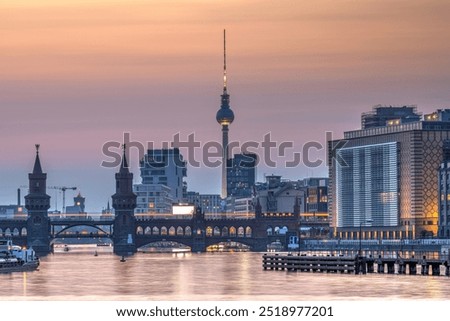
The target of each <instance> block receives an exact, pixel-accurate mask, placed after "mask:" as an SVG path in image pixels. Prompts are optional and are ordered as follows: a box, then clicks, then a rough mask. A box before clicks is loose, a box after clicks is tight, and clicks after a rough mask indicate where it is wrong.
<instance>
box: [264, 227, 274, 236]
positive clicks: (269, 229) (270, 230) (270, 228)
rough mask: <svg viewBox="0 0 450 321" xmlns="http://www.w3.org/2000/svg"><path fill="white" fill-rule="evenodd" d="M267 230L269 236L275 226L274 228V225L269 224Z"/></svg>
mask: <svg viewBox="0 0 450 321" xmlns="http://www.w3.org/2000/svg"><path fill="white" fill-rule="evenodd" d="M266 231H267V235H268V236H270V235H273V228H272V226H268V227H267V230H266Z"/></svg>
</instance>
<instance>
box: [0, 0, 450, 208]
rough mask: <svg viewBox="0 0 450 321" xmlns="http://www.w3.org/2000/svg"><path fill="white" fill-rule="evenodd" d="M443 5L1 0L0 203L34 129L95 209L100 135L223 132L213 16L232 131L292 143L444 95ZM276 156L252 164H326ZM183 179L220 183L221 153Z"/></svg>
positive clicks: (49, 163) (102, 190) (10, 197)
mask: <svg viewBox="0 0 450 321" xmlns="http://www.w3.org/2000/svg"><path fill="white" fill-rule="evenodd" d="M449 12H450V2H448V1H438V0H430V1H417V0H409V1H395V0H394V1H387V0H374V1H372V0H367V1H365V0H361V1H337V0H318V1H303V0H298V1H285V0H281V1H238V0H228V1H213V0H209V1H207V0H203V1H181V0H172V1H170V0H165V1H157V0H141V1H133V0H116V1H112V0H94V1H84V0H36V1H34V0H2V1H1V2H0V112H1V117H0V137H1V144H0V148H1V156H0V166H1V167H0V204H9V203H15V202H16V198H15V197H16V196H15V195H16V189H17V188H18V187H19V186H20V185H24V184H27V183H28V181H27V173H28V172H29V171H30V170H31V168H32V163H33V159H34V144H35V143H40V144H41V157H42V158H41V161H42V165H43V167H44V170H45V171H46V172H47V173H48V184H49V185H67V186H72V185H73V186H78V187H79V188H80V190H81V192H82V194H83V195H84V196H86V203H87V204H86V205H87V209H88V210H90V211H100V210H101V207H102V206H105V205H106V202H107V201H108V199H109V197H110V195H111V194H112V193H113V192H114V186H115V185H114V175H113V174H114V172H115V169H105V168H102V167H101V166H100V163H101V161H102V160H104V159H105V156H103V155H102V152H101V148H102V145H103V144H104V143H105V142H107V141H111V140H117V141H121V140H122V134H123V132H130V133H131V136H132V139H134V140H137V141H141V142H147V141H153V142H155V143H156V145H158V144H160V143H161V142H162V141H171V140H172V137H173V135H174V134H176V133H178V132H179V133H180V135H181V137H186V136H187V135H188V134H190V133H195V135H196V137H197V139H198V140H200V141H201V142H202V143H205V142H207V141H211V140H215V141H219V140H220V139H221V133H220V126H219V125H218V124H217V123H216V121H215V114H216V112H217V110H218V108H219V107H220V94H221V90H222V66H223V62H222V59H223V57H222V45H223V43H222V42H223V39H222V32H223V29H227V55H228V63H227V64H228V84H229V86H228V88H229V93H230V95H231V107H232V109H233V110H234V113H235V115H236V118H235V122H234V123H233V124H232V125H231V126H230V140H238V141H241V142H242V141H249V140H254V141H257V142H260V141H262V139H263V136H264V134H266V133H268V132H271V134H272V137H273V139H275V140H277V141H279V142H281V141H292V142H293V143H294V146H295V147H296V149H297V150H298V151H301V148H302V145H303V144H305V143H306V142H308V141H311V140H314V141H317V142H320V143H321V144H325V132H326V131H331V132H333V135H334V137H335V138H339V137H342V135H343V131H345V130H351V129H356V128H358V127H359V125H360V114H361V112H365V111H368V110H370V109H371V108H372V106H374V105H376V104H387V105H397V104H402V105H403V104H417V105H418V109H419V111H421V112H424V113H427V112H431V111H433V110H434V109H437V108H450V90H449V88H450V41H449V40H448V39H449V34H450V19H449V18H448V13H449ZM314 156H315V157H318V158H322V159H323V158H324V157H325V152H324V151H319V152H318V153H316V154H315V155H314ZM131 157H132V160H131V163H132V164H133V171H134V173H135V181H136V182H139V172H138V169H137V168H136V166H137V155H136V154H133V153H132V154H131ZM288 158H289V157H288ZM282 164H284V163H283V162H279V167H278V168H267V167H266V166H261V167H259V168H258V178H259V180H262V179H263V176H264V174H271V173H274V174H282V175H283V176H285V177H286V178H291V179H298V178H302V177H305V176H310V175H316V176H318V175H323V176H325V175H326V174H327V169H326V167H325V166H321V167H318V168H313V169H311V168H306V167H304V166H299V167H298V168H290V169H286V168H284V166H283V165H282ZM187 181H188V186H189V190H196V191H200V192H203V193H219V187H220V168H215V169H208V168H198V169H194V168H188V178H187ZM49 194H50V195H51V196H52V197H54V196H55V194H54V191H51V192H49ZM59 197H60V196H59ZM67 197H68V199H69V200H70V198H71V197H72V194H70V193H68V194H67ZM53 201H54V200H52V207H53V204H54V203H53ZM60 202H61V201H60V200H59V201H58V203H59V204H60ZM69 204H70V201H69ZM59 206H60V205H59Z"/></svg>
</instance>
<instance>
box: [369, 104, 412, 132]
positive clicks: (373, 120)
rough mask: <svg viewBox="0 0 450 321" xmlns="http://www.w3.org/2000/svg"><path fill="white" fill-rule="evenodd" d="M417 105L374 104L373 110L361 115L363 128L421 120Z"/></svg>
mask: <svg viewBox="0 0 450 321" xmlns="http://www.w3.org/2000/svg"><path fill="white" fill-rule="evenodd" d="M420 119H421V114H419V113H417V107H416V106H396V107H393V106H381V105H377V106H374V107H373V109H372V111H370V112H367V113H363V114H362V115H361V128H362V129H368V128H375V127H384V126H386V125H400V124H405V123H411V122H417V121H420Z"/></svg>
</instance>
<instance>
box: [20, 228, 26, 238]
mask: <svg viewBox="0 0 450 321" xmlns="http://www.w3.org/2000/svg"><path fill="white" fill-rule="evenodd" d="M20 235H22V236H27V235H28V231H27V228H26V227H22V230H21V231H20Z"/></svg>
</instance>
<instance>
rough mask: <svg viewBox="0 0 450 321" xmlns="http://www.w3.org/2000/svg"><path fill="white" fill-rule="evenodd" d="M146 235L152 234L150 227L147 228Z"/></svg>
mask: <svg viewBox="0 0 450 321" xmlns="http://www.w3.org/2000/svg"><path fill="white" fill-rule="evenodd" d="M144 234H145V235H151V234H152V229H151V227H150V226H147V227H146V228H145V230H144Z"/></svg>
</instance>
